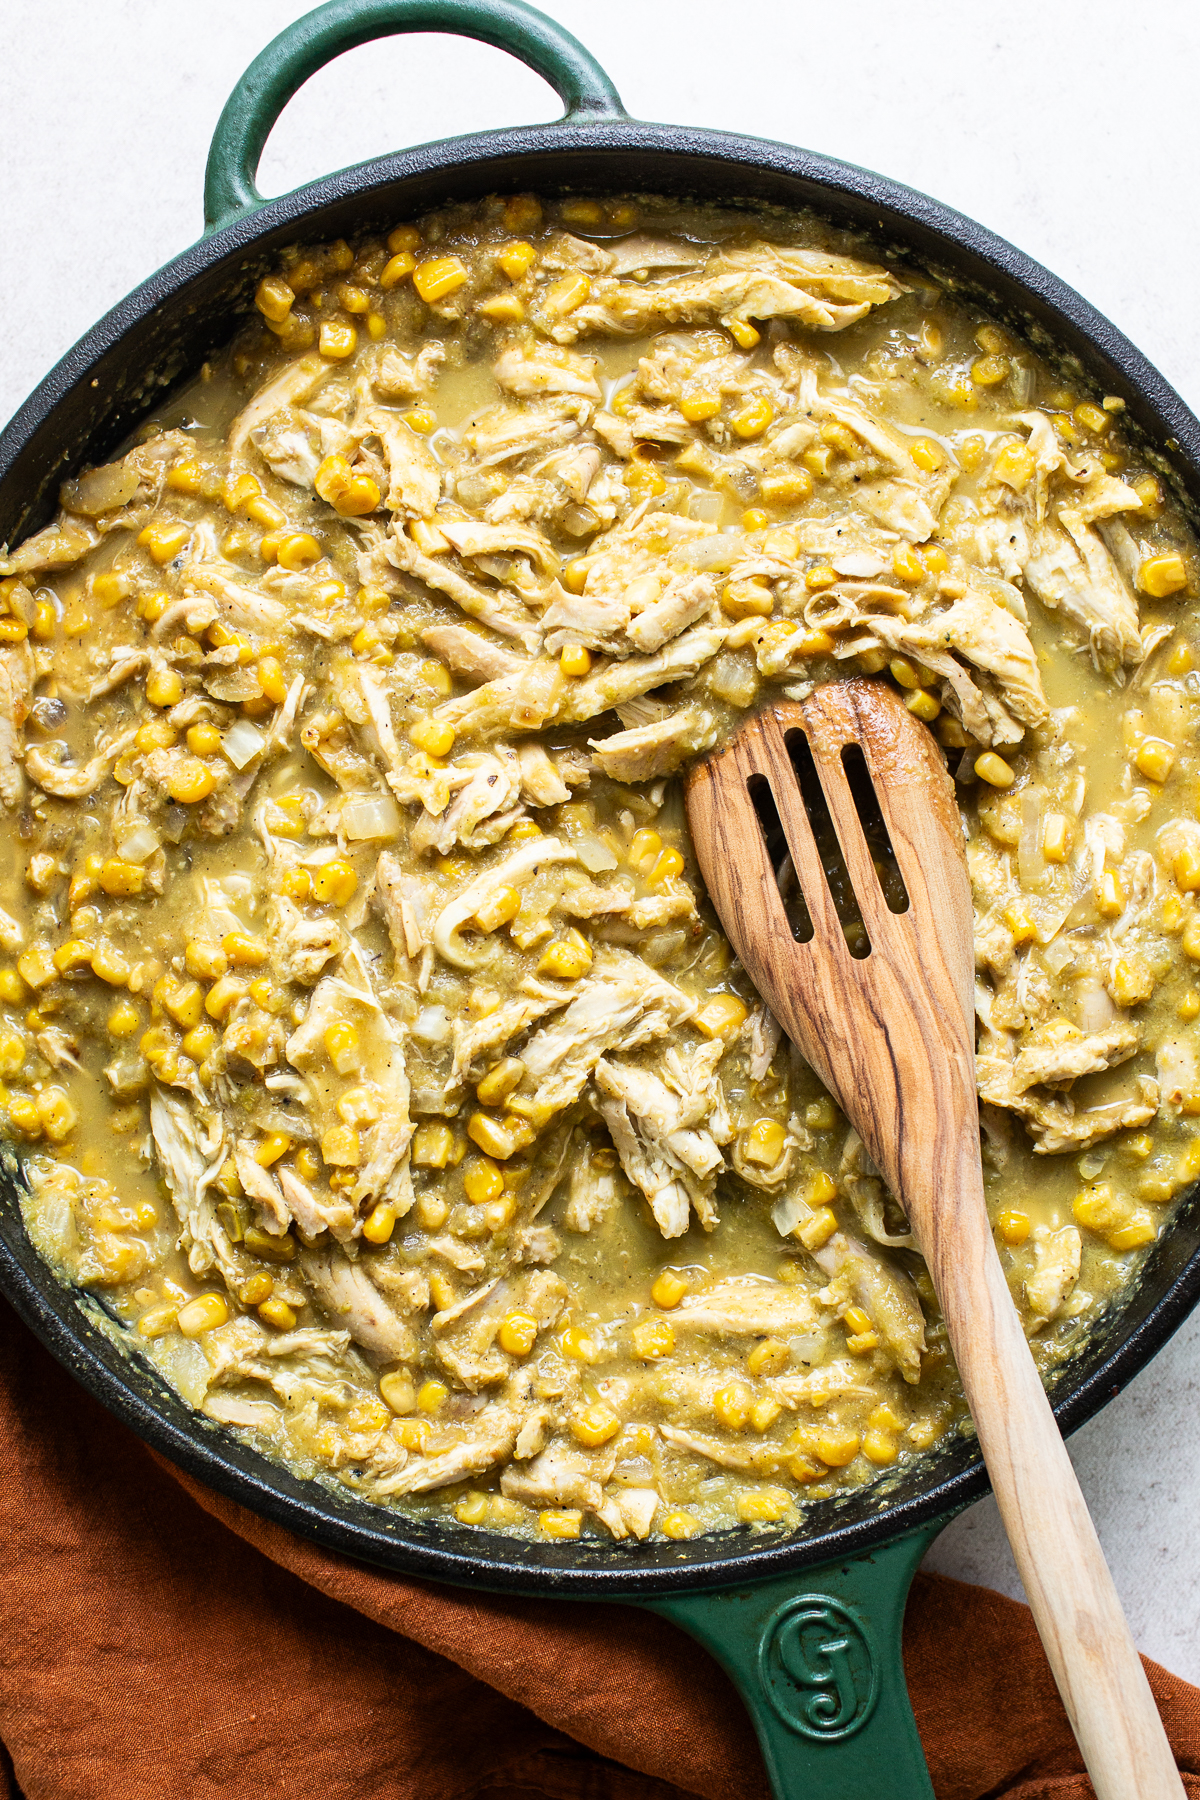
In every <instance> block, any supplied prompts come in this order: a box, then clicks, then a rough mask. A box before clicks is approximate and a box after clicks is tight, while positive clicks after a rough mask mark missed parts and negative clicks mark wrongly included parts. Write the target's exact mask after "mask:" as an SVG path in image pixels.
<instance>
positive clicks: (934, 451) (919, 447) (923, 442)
mask: <svg viewBox="0 0 1200 1800" xmlns="http://www.w3.org/2000/svg"><path fill="white" fill-rule="evenodd" d="M908 454H909V455H910V456H911V457H912V459H913V461H914V463H915V464H916V465H917V467H918V469H923V470H924V472H925V473H926V474H927V475H934V474H936V473H937V471H938V470H939V469H940V468H942V467H943V465H944V464H945V461H946V452H945V451H944V450H943V449H942V446H941V445H940V444H939V443H937V442H936V441H935V439H933V438H927V437H926V438H918V439H917V440H916V442H915V443H914V444H913V445H912V447H911V449H910V450H909V453H908Z"/></svg>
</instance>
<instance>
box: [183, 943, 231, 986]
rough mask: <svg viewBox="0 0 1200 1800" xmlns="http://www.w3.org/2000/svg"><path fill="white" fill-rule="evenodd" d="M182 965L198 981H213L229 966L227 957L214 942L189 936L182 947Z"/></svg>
mask: <svg viewBox="0 0 1200 1800" xmlns="http://www.w3.org/2000/svg"><path fill="white" fill-rule="evenodd" d="M183 966H184V968H185V969H186V970H187V972H188V974H189V975H194V976H195V977H196V979H197V980H198V981H215V980H216V979H217V977H218V976H219V975H224V973H225V971H226V970H227V969H228V967H229V958H228V957H227V956H226V954H225V952H224V951H223V950H219V949H218V948H217V946H216V945H215V944H209V943H205V942H204V941H203V939H201V938H189V939H188V941H187V944H186V945H185V947H184V952H183Z"/></svg>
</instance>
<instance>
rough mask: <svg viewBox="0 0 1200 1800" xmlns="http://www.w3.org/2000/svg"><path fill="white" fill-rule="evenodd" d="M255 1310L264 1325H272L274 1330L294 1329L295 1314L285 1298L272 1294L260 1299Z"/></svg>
mask: <svg viewBox="0 0 1200 1800" xmlns="http://www.w3.org/2000/svg"><path fill="white" fill-rule="evenodd" d="M257 1310H258V1316H259V1318H260V1319H261V1320H262V1321H263V1324H264V1325H273V1326H274V1327H275V1329H276V1331H295V1329H296V1314H295V1312H294V1311H293V1310H292V1308H291V1307H290V1306H289V1305H288V1303H287V1301H286V1300H280V1299H279V1298H278V1296H274V1297H272V1298H270V1299H267V1300H263V1301H261V1302H260V1303H259V1306H258V1309H257Z"/></svg>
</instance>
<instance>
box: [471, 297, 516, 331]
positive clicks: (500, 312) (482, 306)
mask: <svg viewBox="0 0 1200 1800" xmlns="http://www.w3.org/2000/svg"><path fill="white" fill-rule="evenodd" d="M475 311H476V312H477V313H478V314H479V316H480V318H481V319H488V320H490V322H491V323H492V324H493V325H516V324H519V323H520V321H521V320H522V319H523V318H524V317H525V303H524V301H523V300H522V299H521V297H520V295H519V294H491V295H489V296H488V298H487V299H486V300H480V301H479V302H478V303H477V305H476V307H475Z"/></svg>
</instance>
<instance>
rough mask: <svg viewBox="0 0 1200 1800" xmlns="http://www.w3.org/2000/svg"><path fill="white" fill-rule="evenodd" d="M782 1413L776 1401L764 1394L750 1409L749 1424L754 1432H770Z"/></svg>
mask: <svg viewBox="0 0 1200 1800" xmlns="http://www.w3.org/2000/svg"><path fill="white" fill-rule="evenodd" d="M782 1411H783V1408H782V1406H781V1405H780V1404H779V1401H778V1400H775V1399H773V1398H772V1396H771V1395H770V1394H764V1395H763V1396H762V1397H761V1399H758V1400H756V1401H755V1402H754V1405H753V1406H752V1407H751V1408H750V1423H751V1425H752V1426H753V1427H754V1430H755V1431H770V1429H771V1427H772V1425H774V1424H775V1422H776V1420H777V1419H778V1418H779V1415H780V1413H781V1412H782Z"/></svg>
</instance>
